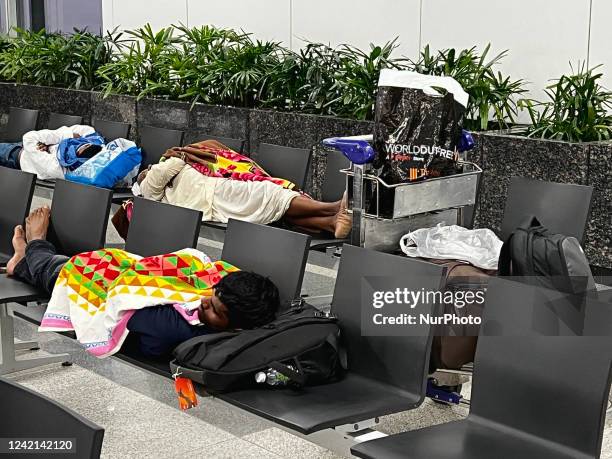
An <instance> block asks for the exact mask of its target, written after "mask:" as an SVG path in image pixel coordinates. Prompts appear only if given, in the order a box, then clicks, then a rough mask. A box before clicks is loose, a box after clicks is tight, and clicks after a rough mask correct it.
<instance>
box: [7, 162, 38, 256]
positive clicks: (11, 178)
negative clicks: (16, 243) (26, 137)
mask: <svg viewBox="0 0 612 459" xmlns="http://www.w3.org/2000/svg"><path fill="white" fill-rule="evenodd" d="M35 187H36V175H35V174H30V173H28V172H23V171H19V170H15V169H9V168H7V167H0V254H3V255H11V254H12V253H13V244H12V242H11V239H12V237H13V231H14V229H15V226H17V225H23V222H24V220H25V218H26V216H27V215H28V212H29V211H30V204H31V203H32V196H33V194H34V188H35Z"/></svg>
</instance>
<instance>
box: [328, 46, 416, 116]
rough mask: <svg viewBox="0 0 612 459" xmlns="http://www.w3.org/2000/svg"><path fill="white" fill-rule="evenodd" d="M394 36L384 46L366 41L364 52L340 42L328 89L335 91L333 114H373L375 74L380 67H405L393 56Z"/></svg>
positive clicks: (376, 76) (403, 62)
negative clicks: (338, 57) (338, 63)
mask: <svg viewBox="0 0 612 459" xmlns="http://www.w3.org/2000/svg"><path fill="white" fill-rule="evenodd" d="M396 42H397V39H395V40H393V41H391V42H388V43H386V44H385V45H384V46H382V47H381V46H375V45H373V44H370V52H369V53H366V52H364V51H361V50H360V49H358V48H355V47H353V46H349V45H342V46H341V47H340V50H339V52H338V54H339V56H340V68H339V69H338V71H337V72H336V75H335V79H336V83H335V84H334V86H333V87H332V91H335V93H336V94H337V95H338V98H337V103H336V104H335V107H334V111H335V114H336V115H339V116H346V117H354V118H357V119H360V120H366V119H373V118H374V102H375V100H376V93H377V91H378V78H379V76H380V71H381V70H382V69H384V68H393V69H401V68H405V60H404V59H393V58H391V54H392V53H393V50H394V49H395V48H396V47H397V43H396Z"/></svg>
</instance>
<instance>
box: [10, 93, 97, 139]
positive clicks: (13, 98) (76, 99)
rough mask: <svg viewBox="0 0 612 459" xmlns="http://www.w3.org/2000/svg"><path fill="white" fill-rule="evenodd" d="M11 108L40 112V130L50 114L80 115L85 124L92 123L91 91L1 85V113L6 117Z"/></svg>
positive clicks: (45, 124)
mask: <svg viewBox="0 0 612 459" xmlns="http://www.w3.org/2000/svg"><path fill="white" fill-rule="evenodd" d="M11 106H12V107H21V108H30V109H36V110H40V115H39V117H38V127H39V128H43V127H45V126H47V121H48V120H49V113H53V112H56V113H64V114H67V115H80V116H82V117H83V122H84V123H90V122H91V107H92V104H91V92H89V91H76V90H73V89H62V88H50V87H46V86H29V85H15V84H10V83H1V84H0V113H2V114H3V115H6V114H7V113H8V110H9V107H11ZM3 118H5V117H3Z"/></svg>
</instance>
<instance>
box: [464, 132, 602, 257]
mask: <svg viewBox="0 0 612 459" xmlns="http://www.w3.org/2000/svg"><path fill="white" fill-rule="evenodd" d="M475 137H476V141H477V142H476V143H477V148H476V149H475V150H473V151H472V152H470V155H469V158H470V160H472V161H474V162H476V163H477V164H479V165H480V166H481V167H482V168H483V170H484V172H483V177H482V182H481V188H480V196H479V201H478V205H477V209H476V222H475V226H476V227H479V228H491V229H493V230H494V231H496V232H498V231H499V230H500V226H501V221H502V218H503V213H504V207H505V204H506V197H507V193H508V184H509V181H510V177H513V176H520V177H530V178H534V179H538V180H546V181H550V182H559V183H574V184H579V185H590V186H593V187H594V194H593V202H592V207H591V217H590V219H589V223H588V228H587V232H586V237H585V251H586V254H587V257H588V258H589V261H590V262H591V264H592V265H595V266H599V267H603V268H612V219H611V213H610V211H611V207H612V187H611V185H612V182H611V174H612V168H611V166H612V143H566V142H557V141H544V140H537V139H528V138H525V137H520V136H513V135H503V134H496V133H483V134H477V135H476V136H475ZM552 205H554V203H553V204H552Z"/></svg>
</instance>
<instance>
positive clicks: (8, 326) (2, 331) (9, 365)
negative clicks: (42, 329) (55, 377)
mask: <svg viewBox="0 0 612 459" xmlns="http://www.w3.org/2000/svg"><path fill="white" fill-rule="evenodd" d="M37 346H38V343H36V342H35V341H27V342H24V343H15V329H14V320H13V316H12V315H11V314H9V312H8V307H7V305H6V304H0V356H1V357H2V363H0V375H6V374H9V373H14V372H16V371H21V370H29V369H30V368H36V367H39V366H42V365H48V364H50V363H62V362H66V361H67V360H69V359H70V356H69V355H68V354H58V355H51V356H48V357H37V358H35V359H20V360H17V359H16V358H15V351H16V350H19V349H31V348H32V347H37Z"/></svg>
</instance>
